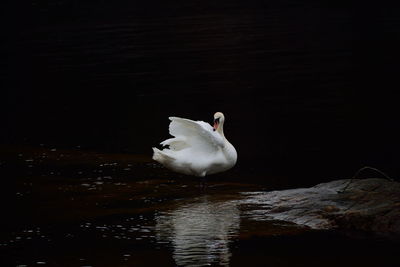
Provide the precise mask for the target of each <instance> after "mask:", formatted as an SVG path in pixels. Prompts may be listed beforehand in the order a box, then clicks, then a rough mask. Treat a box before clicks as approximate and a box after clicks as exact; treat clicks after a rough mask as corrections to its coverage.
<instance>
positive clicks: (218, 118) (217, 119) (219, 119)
mask: <svg viewBox="0 0 400 267" xmlns="http://www.w3.org/2000/svg"><path fill="white" fill-rule="evenodd" d="M224 121H225V116H224V114H222V112H217V113H215V114H214V131H218V132H220V133H223V131H222V126H223V125H224Z"/></svg>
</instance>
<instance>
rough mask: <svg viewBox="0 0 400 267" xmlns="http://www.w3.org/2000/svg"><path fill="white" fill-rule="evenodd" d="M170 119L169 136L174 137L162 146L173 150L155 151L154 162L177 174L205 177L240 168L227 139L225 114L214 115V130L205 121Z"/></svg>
mask: <svg viewBox="0 0 400 267" xmlns="http://www.w3.org/2000/svg"><path fill="white" fill-rule="evenodd" d="M169 119H170V120H171V123H170V125H169V133H170V134H171V135H172V136H174V137H173V138H170V139H167V140H165V141H163V142H161V145H163V146H169V148H164V149H163V150H159V149H157V148H155V147H153V151H154V154H153V159H154V160H156V161H158V162H159V163H161V164H163V165H164V166H165V167H166V168H168V169H170V170H173V171H175V172H179V173H183V174H188V175H195V176H202V177H203V176H206V175H208V174H213V173H218V172H222V171H226V170H228V169H230V168H232V167H233V166H234V165H235V164H236V159H237V153H236V150H235V148H234V147H233V145H232V144H231V143H229V142H228V140H227V139H226V138H225V136H224V132H223V125H224V121H225V117H224V115H223V114H222V113H221V112H217V113H215V114H214V127H212V126H211V125H210V124H208V123H205V122H203V121H192V120H189V119H183V118H178V117H170V118H169Z"/></svg>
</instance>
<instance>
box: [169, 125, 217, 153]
mask: <svg viewBox="0 0 400 267" xmlns="http://www.w3.org/2000/svg"><path fill="white" fill-rule="evenodd" d="M169 119H170V120H171V123H170V124H169V133H170V134H171V135H173V136H175V137H176V138H184V139H185V140H186V143H187V144H188V145H189V146H192V147H193V148H196V149H198V150H199V151H201V150H204V151H216V150H218V149H219V148H221V147H223V146H224V145H225V142H224V140H223V137H222V136H221V135H220V134H219V133H217V132H214V131H213V128H212V127H211V125H210V124H208V123H206V122H204V121H192V120H189V119H183V118H178V117H170V118H169Z"/></svg>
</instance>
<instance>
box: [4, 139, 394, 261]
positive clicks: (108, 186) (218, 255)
mask: <svg viewBox="0 0 400 267" xmlns="http://www.w3.org/2000/svg"><path fill="white" fill-rule="evenodd" d="M0 159H1V162H2V166H3V167H2V170H8V171H9V172H8V178H9V179H13V180H14V182H15V184H13V185H12V186H9V187H7V188H4V187H3V188H2V196H7V197H6V198H5V199H4V200H3V201H1V210H2V214H3V217H2V220H1V231H0V255H1V264H2V266H37V265H45V266H243V265H246V264H251V266H266V265H272V266H395V264H396V263H398V257H397V254H396V251H397V248H398V240H397V241H396V240H393V239H389V240H388V239H380V238H378V237H373V236H368V234H367V235H366V234H365V233H364V234H362V233H351V232H348V233H343V232H334V231H332V232H324V231H313V230H311V229H309V228H307V227H304V226H301V225H295V224H292V223H286V222H282V221H274V220H271V219H270V218H268V217H267V216H266V215H265V212H263V204H260V203H257V201H255V202H254V203H253V202H252V199H253V198H252V197H251V196H252V195H253V193H254V192H260V191H265V190H269V189H270V188H267V187H264V186H260V185H257V184H250V183H245V182H237V181H238V180H239V181H243V180H244V177H240V176H238V175H237V174H233V173H230V174H231V176H230V178H229V180H227V179H226V178H224V177H218V176H217V177H214V178H215V179H213V180H212V181H210V182H208V183H207V187H203V186H202V185H201V184H200V182H199V181H198V179H197V178H192V177H188V176H180V175H175V174H173V173H170V172H168V171H166V170H164V169H163V168H160V166H159V165H156V164H154V163H152V162H151V161H149V158H147V157H146V156H138V155H122V154H99V153H89V152H87V151H81V150H60V149H53V150H49V149H27V148H25V149H23V148H18V151H16V150H15V148H13V149H10V148H9V147H8V148H7V147H2V153H1V157H0ZM235 180H236V181H235Z"/></svg>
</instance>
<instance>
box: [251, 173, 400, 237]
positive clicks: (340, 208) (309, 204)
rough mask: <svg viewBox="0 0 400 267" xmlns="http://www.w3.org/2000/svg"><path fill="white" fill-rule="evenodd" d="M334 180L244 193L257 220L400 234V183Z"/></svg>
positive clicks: (380, 233)
mask: <svg viewBox="0 0 400 267" xmlns="http://www.w3.org/2000/svg"><path fill="white" fill-rule="evenodd" d="M349 181H350V180H349V179H344V180H335V181H332V182H328V183H322V184H318V185H316V186H314V187H310V188H299V189H291V190H283V191H272V192H250V193H243V194H245V195H247V197H246V198H245V199H244V200H243V204H245V205H250V206H253V209H254V208H255V207H256V206H259V207H258V212H257V213H255V212H254V210H253V212H252V213H253V215H252V216H253V217H255V219H258V220H271V219H272V220H282V221H287V222H293V223H296V224H298V225H303V226H308V227H310V228H312V229H337V230H352V231H365V232H372V233H375V234H378V235H387V236H393V235H394V236H399V235H400V183H398V182H392V181H388V180H385V179H377V178H368V179H355V180H352V182H351V183H350V184H349V186H348V187H347V189H346V190H345V191H343V189H344V188H345V187H346V185H347V184H348V183H349Z"/></svg>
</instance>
